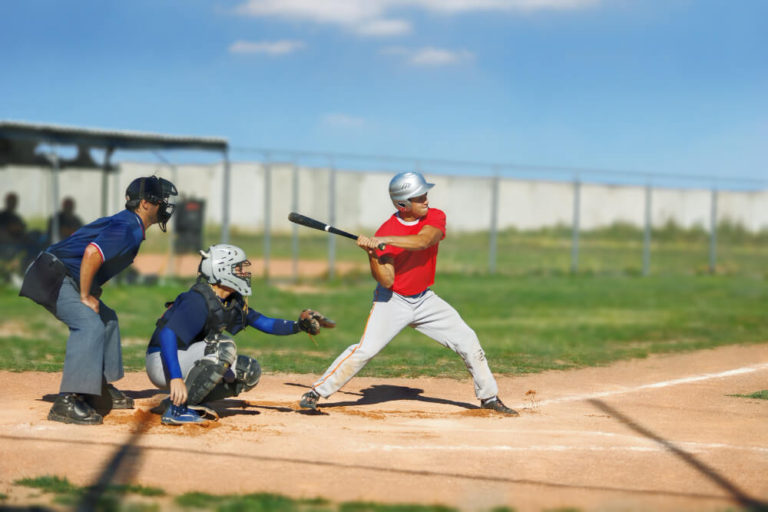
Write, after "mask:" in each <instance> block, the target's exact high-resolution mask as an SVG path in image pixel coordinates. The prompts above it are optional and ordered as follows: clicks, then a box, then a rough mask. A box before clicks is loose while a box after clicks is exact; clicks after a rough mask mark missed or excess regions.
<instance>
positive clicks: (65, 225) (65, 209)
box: [48, 197, 83, 241]
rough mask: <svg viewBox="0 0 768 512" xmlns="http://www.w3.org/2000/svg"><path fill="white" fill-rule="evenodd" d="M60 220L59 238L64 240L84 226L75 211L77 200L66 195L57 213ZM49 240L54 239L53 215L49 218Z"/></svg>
mask: <svg viewBox="0 0 768 512" xmlns="http://www.w3.org/2000/svg"><path fill="white" fill-rule="evenodd" d="M56 216H57V218H58V221H59V237H58V238H57V241H58V240H64V239H65V238H67V237H68V236H69V235H71V234H72V233H74V232H75V231H77V230H78V229H80V228H81V227H82V226H83V221H82V220H81V219H80V217H78V216H77V214H76V213H75V200H74V199H72V198H71V197H65V198H64V200H63V201H62V202H61V210H60V211H59V212H58V213H57V214H56ZM48 240H50V241H53V217H51V218H50V219H48Z"/></svg>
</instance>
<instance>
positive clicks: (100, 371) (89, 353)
mask: <svg viewBox="0 0 768 512" xmlns="http://www.w3.org/2000/svg"><path fill="white" fill-rule="evenodd" d="M56 318H58V319H59V320H61V321H62V322H64V323H65V324H67V327H69V339H67V352H66V357H65V359H64V375H63V376H62V378H61V387H60V389H59V391H60V392H61V393H86V394H90V395H99V394H101V379H102V376H104V378H106V380H107V382H114V381H116V380H119V379H121V378H122V377H123V352H122V347H121V346H120V327H119V326H118V324H117V314H116V313H115V312H114V311H113V310H112V309H110V308H108V307H107V305H106V304H104V303H103V302H101V301H99V312H98V313H96V312H94V311H93V310H92V309H91V308H89V307H88V306H86V305H85V304H83V303H82V302H80V292H79V291H78V289H77V286H76V285H75V281H74V280H73V279H72V278H71V277H69V276H67V277H65V278H64V281H63V282H62V284H61V290H60V291H59V298H58V299H57V301H56Z"/></svg>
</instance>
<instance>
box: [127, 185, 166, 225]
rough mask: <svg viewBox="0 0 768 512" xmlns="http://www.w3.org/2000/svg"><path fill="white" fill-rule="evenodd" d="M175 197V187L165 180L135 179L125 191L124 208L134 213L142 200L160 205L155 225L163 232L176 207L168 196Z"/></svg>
mask: <svg viewBox="0 0 768 512" xmlns="http://www.w3.org/2000/svg"><path fill="white" fill-rule="evenodd" d="M176 195H178V191H177V190H176V187H175V186H174V185H173V183H171V182H170V181H168V180H166V179H163V178H158V177H157V176H149V177H147V178H136V179H135V180H133V181H132V182H131V184H130V185H128V188H127V189H125V207H126V208H127V209H129V210H131V211H135V210H136V208H137V207H138V206H139V203H140V202H141V200H142V199H144V200H145V201H148V202H150V203H152V204H157V205H160V208H159V209H158V211H157V224H158V225H159V226H160V229H161V230H163V231H165V225H166V223H167V222H168V220H170V218H171V215H173V211H174V210H175V209H176V205H175V204H173V203H171V202H170V201H169V199H170V196H176Z"/></svg>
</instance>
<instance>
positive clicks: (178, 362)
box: [146, 244, 336, 425]
mask: <svg viewBox="0 0 768 512" xmlns="http://www.w3.org/2000/svg"><path fill="white" fill-rule="evenodd" d="M200 254H201V255H202V259H201V260H200V266H199V267H198V278H197V282H196V283H195V284H194V285H193V286H192V287H191V288H190V289H189V290H188V291H186V292H184V293H181V294H179V296H178V297H176V300H174V301H173V302H169V303H167V304H166V308H167V309H166V311H165V313H163V315H162V316H161V317H160V319H159V320H158V321H157V327H156V328H155V332H154V333H153V334H152V339H151V340H150V342H149V347H147V357H146V365H147V375H148V376H149V379H150V380H151V381H152V383H153V384H154V385H155V386H157V387H158V388H160V389H167V390H169V391H170V394H169V397H168V400H167V406H166V409H165V412H164V413H163V418H162V423H163V424H166V425H183V424H187V423H202V422H204V421H205V418H204V417H203V416H202V415H201V414H200V412H203V414H205V413H212V412H213V411H211V410H210V409H208V408H206V407H204V406H201V405H200V404H203V403H205V402H212V401H214V400H220V399H223V398H227V397H233V396H237V395H238V394H240V393H242V392H243V391H249V390H251V389H253V388H254V387H255V386H256V384H258V383H259V378H260V377H261V367H260V366H259V363H258V361H256V359H253V358H252V357H248V356H245V355H242V354H238V353H237V348H236V346H235V342H234V340H233V339H232V338H231V337H230V336H227V335H226V334H224V331H227V332H229V333H230V334H232V335H235V334H237V333H238V332H240V331H242V330H243V329H244V328H246V327H247V326H249V325H250V326H251V327H255V328H256V329H258V330H260V331H262V332H266V333H269V334H275V335H278V336H282V335H288V334H296V333H298V332H299V331H305V332H307V333H309V334H311V335H314V334H318V333H319V332H320V328H321V327H334V326H335V325H336V324H335V323H334V322H333V321H331V320H329V319H328V318H326V317H325V316H323V315H322V314H320V313H318V312H316V311H313V310H311V309H305V310H304V311H302V312H301V314H300V315H299V318H298V320H297V321H295V322H294V321H292V320H282V319H278V318H269V317H267V316H264V315H262V314H261V313H259V312H258V311H255V310H254V309H251V308H250V307H249V306H248V301H247V299H246V297H248V296H249V295H250V294H251V273H250V271H248V270H247V267H249V266H250V265H251V263H250V262H249V261H248V259H247V258H246V255H245V252H244V251H243V250H242V249H241V248H239V247H236V246H234V245H229V244H218V245H212V246H211V247H209V248H208V250H207V251H200Z"/></svg>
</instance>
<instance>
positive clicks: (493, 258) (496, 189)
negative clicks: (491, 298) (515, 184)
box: [488, 169, 501, 274]
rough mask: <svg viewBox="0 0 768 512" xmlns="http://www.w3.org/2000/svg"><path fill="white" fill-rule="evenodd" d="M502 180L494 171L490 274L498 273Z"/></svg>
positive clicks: (489, 253)
mask: <svg viewBox="0 0 768 512" xmlns="http://www.w3.org/2000/svg"><path fill="white" fill-rule="evenodd" d="M500 185H501V179H500V177H499V170H498V169H494V177H493V181H491V226H490V241H489V247H488V272H489V273H490V274H495V273H496V251H497V244H498V224H499V186H500Z"/></svg>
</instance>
